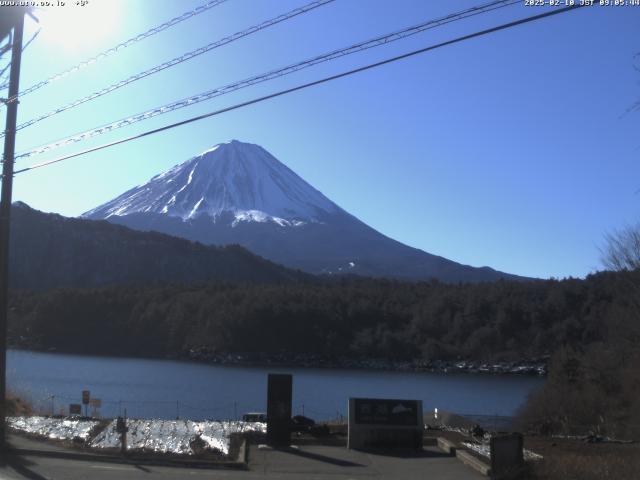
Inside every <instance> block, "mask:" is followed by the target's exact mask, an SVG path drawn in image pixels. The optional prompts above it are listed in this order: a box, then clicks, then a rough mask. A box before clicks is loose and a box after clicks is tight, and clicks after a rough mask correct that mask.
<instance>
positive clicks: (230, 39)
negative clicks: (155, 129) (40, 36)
mask: <svg viewBox="0 0 640 480" xmlns="http://www.w3.org/2000/svg"><path fill="white" fill-rule="evenodd" d="M333 1H334V0H315V1H313V2H311V3H309V4H307V5H305V6H303V7H299V8H295V9H293V10H291V11H289V12H287V13H283V14H282V15H278V16H277V17H274V18H271V19H269V20H267V21H265V22H262V23H260V24H258V25H254V26H252V27H249V28H247V29H245V30H242V31H240V32H236V33H234V34H233V35H229V36H227V37H224V38H222V39H220V40H217V41H215V42H212V43H209V44H208V45H205V46H203V47H200V48H197V49H195V50H192V51H190V52H186V53H184V54H182V55H180V56H179V57H176V58H173V59H171V60H169V61H167V62H164V63H162V64H160V65H156V66H155V67H152V68H150V69H148V70H145V71H142V72H139V73H136V74H135V75H132V76H130V77H128V78H125V79H124V80H120V81H119V82H117V83H114V84H112V85H109V86H108V87H105V88H103V89H101V90H98V91H96V92H94V93H92V94H90V95H87V96H85V97H82V98H80V99H78V100H75V101H73V102H71V103H68V104H66V105H63V106H62V107H58V108H56V109H55V110H51V111H50V112H47V113H45V114H43V115H40V116H39V117H35V118H32V119H31V120H28V121H26V122H24V123H22V124H20V125H18V126H17V130H22V129H23V128H26V127H29V126H31V125H33V124H35V123H38V122H40V121H42V120H45V119H47V118H49V117H52V116H54V115H57V114H59V113H62V112H65V111H67V110H70V109H72V108H75V107H77V106H79V105H82V104H83V103H86V102H89V101H91V100H95V99H96V98H99V97H101V96H103V95H106V94H108V93H111V92H113V91H115V90H117V89H119V88H122V87H124V86H125V85H129V84H130V83H133V82H135V81H138V80H141V79H143V78H145V77H148V76H150V75H153V74H154V73H158V72H161V71H162V70H165V69H167V68H169V67H173V66H175V65H179V64H181V63H183V62H186V61H187V60H191V59H192V58H195V57H197V56H200V55H202V54H204V53H207V52H209V51H211V50H213V49H215V48H219V47H222V46H224V45H227V44H229V43H232V42H235V41H236V40H239V39H241V38H244V37H247V36H249V35H252V34H254V33H256V32H259V31H261V30H264V29H265V28H269V27H271V26H273V25H277V24H279V23H281V22H284V21H286V20H289V19H291V18H293V17H297V16H298V15H301V14H303V13H307V12H309V11H311V10H314V9H316V8H318V7H321V6H323V5H326V4H328V3H331V2H333ZM9 101H10V100H9ZM2 136H3V135H2V134H0V137H2Z"/></svg>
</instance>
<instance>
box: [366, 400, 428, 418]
mask: <svg viewBox="0 0 640 480" xmlns="http://www.w3.org/2000/svg"><path fill="white" fill-rule="evenodd" d="M354 408H355V412H354V413H355V423H357V424H371V425H415V424H416V423H417V422H418V402H417V400H387V399H379V398H355V399H354ZM420 417H422V412H420Z"/></svg>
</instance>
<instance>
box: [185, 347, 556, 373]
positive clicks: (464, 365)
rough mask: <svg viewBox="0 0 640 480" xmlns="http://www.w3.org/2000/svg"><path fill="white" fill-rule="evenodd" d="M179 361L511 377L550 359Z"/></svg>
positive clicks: (196, 355) (247, 357)
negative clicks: (502, 360) (483, 374)
mask: <svg viewBox="0 0 640 480" xmlns="http://www.w3.org/2000/svg"><path fill="white" fill-rule="evenodd" d="M176 360H189V361H195V362H201V363H207V364H214V365H237V366H251V367H268V366H269V367H270V366H275V367H291V368H332V369H357V370H385V371H400V372H431V373H485V374H494V375H496V374H501V375H502V374H508V375H538V376H545V375H546V374H547V361H548V358H546V357H543V358H533V359H524V360H519V361H513V362H481V361H474V360H422V359H416V360H412V361H392V360H386V359H375V358H367V359H353V358H348V357H338V358H329V357H325V356H322V355H313V354H309V355H303V354H285V353H282V354H264V353H219V352H211V351H209V350H207V349H205V348H200V349H190V350H189V351H188V352H185V353H184V354H183V355H180V356H178V357H176Z"/></svg>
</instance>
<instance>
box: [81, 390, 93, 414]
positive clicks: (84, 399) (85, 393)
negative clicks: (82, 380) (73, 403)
mask: <svg viewBox="0 0 640 480" xmlns="http://www.w3.org/2000/svg"><path fill="white" fill-rule="evenodd" d="M90 400H91V392H90V391H89V390H83V391H82V404H83V405H84V416H85V417H86V416H88V415H87V405H89V401H90Z"/></svg>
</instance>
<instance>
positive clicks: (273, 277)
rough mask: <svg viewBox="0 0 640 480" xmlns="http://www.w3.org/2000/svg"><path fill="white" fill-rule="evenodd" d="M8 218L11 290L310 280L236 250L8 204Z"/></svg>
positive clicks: (301, 273) (305, 276) (253, 255)
mask: <svg viewBox="0 0 640 480" xmlns="http://www.w3.org/2000/svg"><path fill="white" fill-rule="evenodd" d="M11 214H12V215H11V239H10V244H11V245H10V261H9V275H10V286H11V288H12V289H28V290H47V289H51V288H62V287H99V286H105V285H112V284H141V285H145V284H154V283H194V282H207V281H237V282H258V283H260V282H266V283H289V282H298V281H312V280H313V277H312V276H310V275H308V274H305V273H303V272H296V271H293V270H290V269H287V268H285V267H283V266H281V265H277V264H275V263H273V262H271V261H269V260H266V259H264V258H261V257H259V256H257V255H255V254H253V253H251V252H249V251H248V250H246V249H245V248H243V247H241V246H238V245H228V246H224V247H218V246H213V245H203V244H200V243H197V242H192V241H189V240H187V239H183V238H177V237H172V236H169V235H166V234H163V233H159V232H140V231H136V230H132V229H129V228H126V227H124V226H121V225H115V224H113V223H111V222H106V221H92V220H85V219H79V218H69V217H64V216H62V215H58V214H54V213H44V212H41V211H38V210H35V209H33V208H31V207H29V206H28V205H27V204H25V203H23V202H16V203H14V204H13V206H12V211H11Z"/></svg>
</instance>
